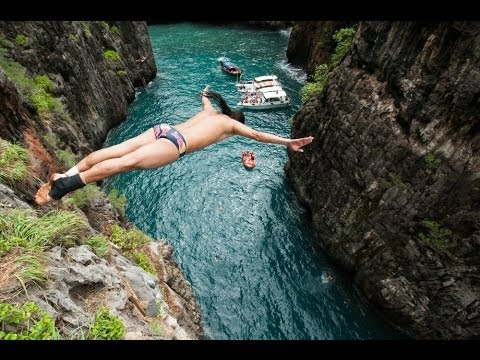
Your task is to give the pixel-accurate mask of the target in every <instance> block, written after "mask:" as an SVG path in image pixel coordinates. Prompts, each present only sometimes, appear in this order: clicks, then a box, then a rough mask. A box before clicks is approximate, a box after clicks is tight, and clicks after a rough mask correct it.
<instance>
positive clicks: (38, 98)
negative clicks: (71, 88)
mask: <svg viewBox="0 0 480 360" xmlns="http://www.w3.org/2000/svg"><path fill="white" fill-rule="evenodd" d="M0 67H1V68H2V69H3V71H5V74H7V76H8V78H9V79H10V80H11V81H12V82H13V83H14V84H15V86H16V87H17V90H18V91H19V92H20V94H21V96H22V99H23V100H24V101H26V100H29V101H31V102H33V104H34V105H35V107H36V109H37V112H38V113H39V115H40V116H41V117H42V118H43V117H45V116H46V115H47V114H48V113H50V112H57V111H62V110H63V105H62V103H61V102H60V100H59V99H57V98H54V97H52V95H51V92H52V91H54V90H55V87H54V85H53V83H52V81H51V80H50V79H49V78H48V76H47V75H40V76H37V77H36V78H35V79H32V78H30V77H29V76H27V69H26V68H25V67H24V66H22V65H21V64H19V63H17V62H15V61H13V60H12V59H10V58H9V57H8V51H7V50H6V49H5V48H0Z"/></svg>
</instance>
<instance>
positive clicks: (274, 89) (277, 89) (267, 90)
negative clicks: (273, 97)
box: [259, 86, 283, 94]
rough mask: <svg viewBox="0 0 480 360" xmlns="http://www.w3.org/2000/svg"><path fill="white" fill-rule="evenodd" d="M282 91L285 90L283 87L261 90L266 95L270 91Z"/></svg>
mask: <svg viewBox="0 0 480 360" xmlns="http://www.w3.org/2000/svg"><path fill="white" fill-rule="evenodd" d="M280 90H283V88H282V87H281V86H270V87H266V88H262V89H259V91H261V92H262V93H264V94H265V93H267V92H270V91H280Z"/></svg>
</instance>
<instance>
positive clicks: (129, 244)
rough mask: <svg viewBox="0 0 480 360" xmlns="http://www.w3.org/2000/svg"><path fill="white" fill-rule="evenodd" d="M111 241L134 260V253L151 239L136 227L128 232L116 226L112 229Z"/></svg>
mask: <svg viewBox="0 0 480 360" xmlns="http://www.w3.org/2000/svg"><path fill="white" fill-rule="evenodd" d="M111 240H112V242H113V243H114V244H115V245H117V246H118V247H119V248H120V250H121V251H122V252H123V253H124V254H125V255H126V256H128V257H130V258H133V255H134V252H135V251H136V250H137V249H138V248H140V247H142V246H143V245H145V244H147V243H148V242H149V241H150V240H151V239H150V238H149V237H148V236H147V235H145V234H144V233H143V232H142V231H140V230H139V229H138V228H136V227H134V228H132V229H131V230H126V229H124V228H122V227H121V226H119V225H117V224H115V225H113V227H112V236H111Z"/></svg>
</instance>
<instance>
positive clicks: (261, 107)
mask: <svg viewBox="0 0 480 360" xmlns="http://www.w3.org/2000/svg"><path fill="white" fill-rule="evenodd" d="M237 106H238V107H241V108H244V109H249V110H265V109H276V108H284V107H288V106H290V103H288V102H286V103H278V104H275V103H266V104H243V103H241V102H240V103H238V104H237Z"/></svg>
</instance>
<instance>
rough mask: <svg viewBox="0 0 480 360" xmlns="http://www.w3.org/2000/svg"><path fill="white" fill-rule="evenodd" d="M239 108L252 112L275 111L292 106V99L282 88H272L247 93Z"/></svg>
mask: <svg viewBox="0 0 480 360" xmlns="http://www.w3.org/2000/svg"><path fill="white" fill-rule="evenodd" d="M237 106H239V107H242V108H247V109H251V110H263V109H274V108H281V107H287V106H290V97H289V96H288V95H287V93H286V92H285V91H284V90H283V89H282V87H281V86H278V85H276V86H270V87H265V88H261V89H259V90H256V91H255V92H245V93H244V96H243V98H242V100H241V101H240V102H239V103H237Z"/></svg>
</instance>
